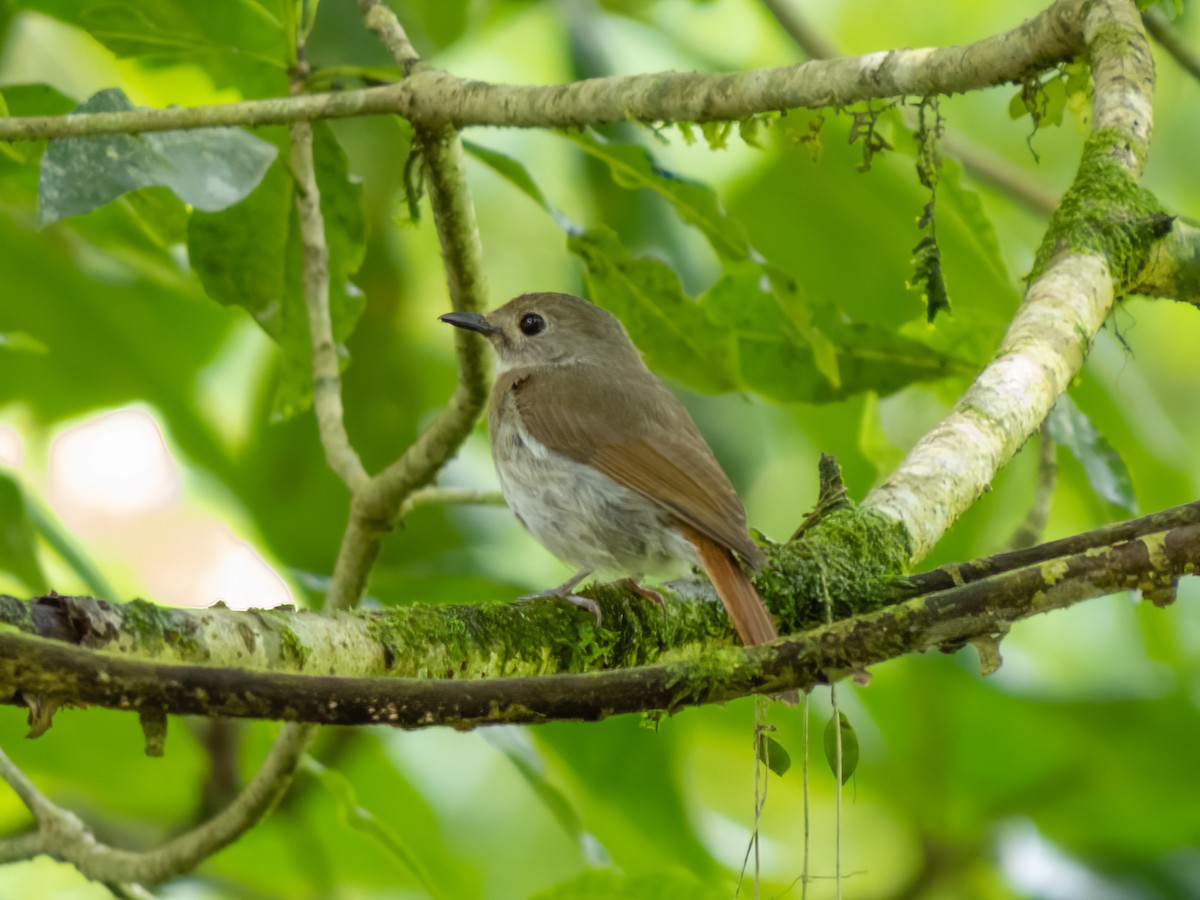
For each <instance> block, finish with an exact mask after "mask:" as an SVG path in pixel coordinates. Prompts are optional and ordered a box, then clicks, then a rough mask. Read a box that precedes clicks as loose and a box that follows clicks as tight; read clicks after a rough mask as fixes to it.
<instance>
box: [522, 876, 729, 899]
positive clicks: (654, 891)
mask: <svg viewBox="0 0 1200 900" xmlns="http://www.w3.org/2000/svg"><path fill="white" fill-rule="evenodd" d="M728 896H729V891H728V890H727V889H725V888H724V886H722V885H720V884H714V883H713V882H711V881H701V880H700V879H698V878H696V877H695V876H694V875H692V874H690V873H687V872H658V873H654V874H651V875H625V874H622V873H620V872H613V871H592V872H584V873H583V874H582V875H579V876H577V877H575V878H572V879H571V880H570V881H564V882H562V883H561V884H557V885H555V886H554V887H551V888H547V889H546V890H544V891H539V892H538V893H537V894H535V895H534V896H533V897H532V898H531V900H719V898H727V897H728Z"/></svg>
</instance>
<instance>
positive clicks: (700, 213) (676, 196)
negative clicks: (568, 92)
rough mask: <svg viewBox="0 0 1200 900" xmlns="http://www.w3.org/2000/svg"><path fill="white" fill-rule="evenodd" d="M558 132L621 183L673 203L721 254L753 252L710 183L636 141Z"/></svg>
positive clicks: (742, 255) (738, 257)
mask: <svg viewBox="0 0 1200 900" xmlns="http://www.w3.org/2000/svg"><path fill="white" fill-rule="evenodd" d="M559 134H561V135H562V136H563V137H565V138H567V140H569V141H571V142H572V143H573V144H575V145H576V146H578V147H580V148H581V149H583V150H584V151H585V152H586V153H588V154H589V155H591V156H594V157H595V158H597V159H599V160H602V161H603V162H604V163H606V164H607V165H608V167H609V170H610V171H611V172H612V176H613V180H614V181H615V182H616V183H617V184H619V185H620V186H621V187H625V188H645V189H647V190H650V191H654V192H655V193H656V194H658V195H659V196H660V197H662V198H663V199H664V200H666V201H667V202H668V203H670V204H671V206H673V207H674V208H675V211H676V212H677V213H678V214H679V217H680V218H681V219H682V220H683V221H685V222H687V223H688V224H689V225H692V226H694V227H696V228H698V229H699V230H700V232H701V233H702V234H703V235H704V236H705V237H706V238H707V239H708V242H709V244H711V245H712V248H713V250H714V251H716V253H717V254H718V255H719V256H721V257H722V258H724V259H732V260H743V259H746V258H748V257H749V256H750V249H751V248H750V242H749V241H748V240H747V238H746V230H745V228H743V227H742V224H741V222H739V221H737V220H736V219H733V218H731V217H730V216H729V215H728V214H727V213H726V212H725V210H724V209H722V207H721V202H720V200H718V199H717V195H716V193H715V192H714V191H713V189H712V188H710V187H709V186H708V185H706V184H702V183H700V182H698V181H692V180H691V179H688V178H684V177H682V176H680V175H677V174H675V173H674V172H670V171H668V170H666V169H664V168H662V167H660V166H659V165H658V163H656V162H655V161H654V157H652V156H651V155H650V152H649V151H648V150H646V148H645V147H640V146H638V145H637V144H615V143H610V142H608V141H605V140H604V139H603V138H600V137H598V136H597V135H595V134H593V133H590V132H582V133H579V132H572V131H563V132H559Z"/></svg>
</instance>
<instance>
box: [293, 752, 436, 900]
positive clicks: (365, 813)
mask: <svg viewBox="0 0 1200 900" xmlns="http://www.w3.org/2000/svg"><path fill="white" fill-rule="evenodd" d="M301 768H302V769H303V770H304V771H305V772H307V773H309V774H310V775H312V776H313V777H314V778H316V779H317V781H318V782H319V783H320V785H321V786H322V787H323V788H325V789H326V790H327V791H328V792H329V793H330V795H331V796H332V797H333V799H334V802H335V803H336V804H337V811H338V817H339V818H340V819H341V821H342V824H343V825H345V826H346V827H347V828H353V829H354V830H356V831H361V832H362V833H363V834H365V835H367V836H368V837H370V838H372V839H373V840H375V841H377V842H378V843H379V845H380V846H381V847H383V849H385V850H386V851H388V853H390V854H391V855H392V856H393V857H394V858H395V859H396V860H397V861H398V862H399V863H400V864H401V865H402V866H403V867H404V868H405V869H407V870H408V871H409V872H410V873H411V874H412V875H413V876H415V877H416V879H417V880H418V881H419V882H420V883H421V886H422V887H424V889H425V890H426V892H427V893H429V894H430V895H432V896H434V897H442V896H445V895H444V894H442V892H441V891H440V890H438V887H437V885H436V884H434V882H433V879H431V878H430V877H429V873H428V872H426V871H425V867H424V866H423V865H422V864H421V860H420V857H418V856H417V854H415V853H414V852H413V851H412V850H411V849H410V848H409V846H408V845H407V844H406V843H405V842H404V841H403V840H402V839H401V838H400V836H399V835H398V834H397V833H396V832H395V831H394V830H393V829H392V828H391V827H390V826H389V825H388V824H387V823H386V822H383V821H382V820H380V819H378V818H376V816H374V815H373V814H372V813H371V812H370V810H367V809H365V808H363V807H362V806H360V805H359V803H358V794H357V792H356V791H355V790H354V785H352V784H351V783H350V779H348V778H347V777H346V776H345V775H343V774H342V773H341V772H339V771H337V770H336V769H330V768H328V767H326V766H323V765H321V763H319V762H317V761H316V760H315V759H313V758H312V757H311V756H305V757H304V759H303V761H302V762H301Z"/></svg>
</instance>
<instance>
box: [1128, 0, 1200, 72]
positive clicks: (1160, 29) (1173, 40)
mask: <svg viewBox="0 0 1200 900" xmlns="http://www.w3.org/2000/svg"><path fill="white" fill-rule="evenodd" d="M1142 21H1143V22H1144V23H1145V25H1146V30H1147V31H1148V32H1150V34H1152V35H1153V36H1154V39H1155V40H1156V41H1158V42H1159V44H1161V45H1162V48H1163V49H1164V50H1166V51H1167V53H1169V54H1170V55H1171V57H1172V58H1173V59H1174V60H1175V62H1177V63H1179V65H1180V67H1181V68H1182V69H1183V70H1184V71H1185V72H1187V73H1188V74H1189V75H1191V76H1192V77H1193V78H1195V79H1197V80H1200V53H1197V52H1196V51H1195V50H1193V49H1192V48H1191V47H1189V46H1188V45H1187V44H1185V43H1184V42H1183V39H1182V38H1181V37H1180V36H1179V32H1177V31H1176V30H1175V28H1174V27H1173V26H1172V25H1171V23H1170V22H1168V21H1167V17H1166V16H1165V15H1164V14H1163V11H1162V10H1161V9H1158V8H1157V7H1151V8H1150V9H1148V10H1146V11H1145V12H1144V13H1142Z"/></svg>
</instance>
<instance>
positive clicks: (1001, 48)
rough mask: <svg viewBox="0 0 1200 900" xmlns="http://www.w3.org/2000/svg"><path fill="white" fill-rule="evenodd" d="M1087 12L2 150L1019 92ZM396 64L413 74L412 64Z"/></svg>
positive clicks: (152, 123) (129, 123)
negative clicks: (123, 139)
mask: <svg viewBox="0 0 1200 900" xmlns="http://www.w3.org/2000/svg"><path fill="white" fill-rule="evenodd" d="M1082 5H1083V4H1082V2H1081V0H1056V2H1055V3H1053V4H1052V5H1051V6H1050V7H1049V8H1048V9H1046V10H1045V11H1044V12H1042V13H1040V14H1038V15H1037V16H1035V17H1033V18H1032V19H1029V20H1028V21H1026V22H1023V23H1022V24H1021V25H1019V26H1017V27H1016V28H1014V29H1012V30H1011V31H1007V32H1004V33H1003V34H998V35H992V36H989V37H986V38H983V39H982V40H979V41H976V42H975V43H973V44H966V45H963V46H955V47H939V48H925V49H918V50H891V51H883V52H878V53H869V54H866V55H864V56H859V57H845V58H842V59H832V60H813V61H809V62H805V63H801V64H798V65H794V66H783V67H780V68H775V69H760V70H755V71H750V72H736V73H696V72H688V73H681V72H661V73H655V74H648V75H631V76H621V77H611V78H595V79H589V80H587V81H580V82H576V83H573V84H562V85H506V84H489V83H487V82H480V81H472V80H468V79H463V78H457V77H455V76H453V75H450V74H448V73H446V72H439V71H436V70H433V69H420V70H418V71H415V72H414V73H413V74H412V75H411V76H409V77H407V78H405V79H404V80H403V81H401V82H398V83H396V84H391V85H385V86H383V87H373V88H366V89H363V90H356V91H344V92H339V93H328V94H313V95H306V96H300V97H287V98H278V99H270V100H255V101H246V102H243V103H231V104H224V105H220V106H203V107H192V108H184V107H178V108H170V109H151V110H134V111H131V112H121V113H98V114H94V115H87V116H82V115H72V116H40V117H28V118H0V140H3V141H24V140H44V139H46V138H59V137H78V136H83V135H95V134H114V133H124V134H140V133H143V132H147V131H169V130H176V129H188V128H207V127H213V126H236V125H241V126H249V127H255V126H261V125H283V124H289V123H291V122H295V121H300V120H312V119H320V118H342V117H347V116H362V115H381V114H392V115H399V116H403V117H404V118H406V119H409V120H410V121H411V122H412V123H413V124H414V125H415V126H418V127H424V128H436V127H452V128H464V127H467V126H471V125H495V126H502V127H511V128H570V127H578V126H582V125H595V124H601V123H607V122H624V121H628V120H633V121H639V122H664V121H691V122H703V121H712V120H721V119H725V120H739V119H744V118H747V117H749V116H753V115H755V114H758V113H765V112H774V111H777V110H782V109H794V108H801V107H803V108H811V109H815V108H820V107H826V106H844V105H848V104H851V103H856V102H858V101H860V100H869V99H883V98H891V97H900V96H917V97H925V96H933V95H936V94H953V93H960V92H962V91H968V90H973V89H977V88H982V87H990V86H992V85H997V84H1005V83H1008V82H1012V81H1021V80H1022V79H1024V78H1025V77H1026V76H1027V75H1029V74H1031V73H1034V72H1038V71H1042V70H1044V69H1046V68H1048V67H1049V66H1052V65H1055V64H1057V63H1060V62H1063V61H1065V60H1069V59H1071V58H1072V57H1074V56H1075V55H1076V54H1078V53H1079V51H1080V50H1081V49H1082V48H1083V33H1082V31H1081V29H1080V8H1081V6H1082ZM371 9H372V16H380V15H384V14H385V13H386V7H383V6H382V5H372V6H371ZM373 27H374V26H373ZM376 30H378V29H376ZM408 46H409V47H410V48H411V45H408ZM398 62H400V63H401V65H403V66H406V67H411V66H412V64H413V61H412V59H411V57H409V56H406V55H405V54H403V53H402V54H401V55H400V56H399V57H398Z"/></svg>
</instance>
